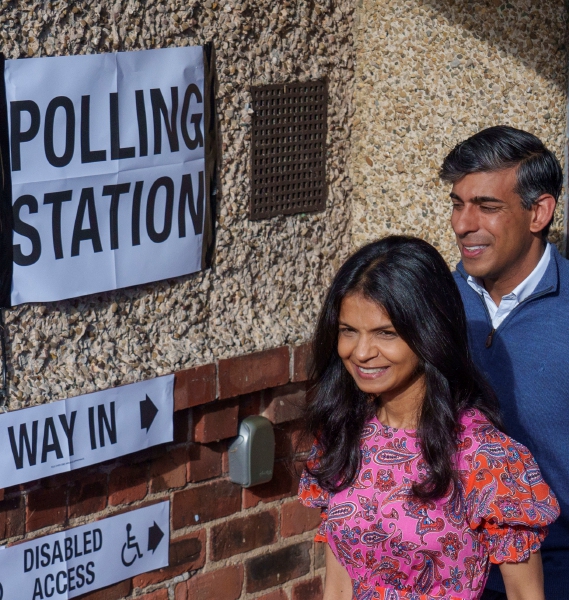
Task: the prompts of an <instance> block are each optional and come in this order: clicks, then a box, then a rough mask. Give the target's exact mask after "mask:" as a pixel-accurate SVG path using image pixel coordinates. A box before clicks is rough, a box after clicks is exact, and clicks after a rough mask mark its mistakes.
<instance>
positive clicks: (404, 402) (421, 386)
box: [376, 374, 425, 429]
mask: <svg viewBox="0 0 569 600" xmlns="http://www.w3.org/2000/svg"><path fill="white" fill-rule="evenodd" d="M424 398H425V376H424V375H423V374H421V375H419V376H418V377H417V378H416V379H415V380H414V381H413V382H412V383H411V384H410V385H409V386H407V387H406V388H405V389H404V390H401V391H392V392H388V393H387V394H382V395H381V397H380V398H379V407H378V409H377V412H376V414H377V418H378V419H379V421H380V423H382V424H383V425H387V426H389V427H393V428H395V429H417V426H418V424H419V415H420V412H421V406H422V405H423V400H424Z"/></svg>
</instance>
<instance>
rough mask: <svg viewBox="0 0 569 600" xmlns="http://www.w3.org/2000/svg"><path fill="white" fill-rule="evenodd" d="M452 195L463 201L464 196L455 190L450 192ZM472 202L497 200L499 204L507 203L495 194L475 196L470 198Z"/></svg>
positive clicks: (481, 202)
mask: <svg viewBox="0 0 569 600" xmlns="http://www.w3.org/2000/svg"><path fill="white" fill-rule="evenodd" d="M450 197H451V198H452V199H453V200H458V201H459V202H463V200H462V198H461V197H460V196H459V195H458V194H455V193H454V192H451V193H450ZM470 202H472V203H473V204H484V202H495V203H497V204H506V203H505V202H504V201H503V200H500V198H495V197H494V196H474V197H473V198H470Z"/></svg>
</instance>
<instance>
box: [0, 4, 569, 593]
mask: <svg viewBox="0 0 569 600" xmlns="http://www.w3.org/2000/svg"><path fill="white" fill-rule="evenodd" d="M565 23H566V12H565V9H564V5H563V2H562V0H555V1H551V0H542V1H541V2H539V3H536V2H531V0H509V1H508V2H505V1H504V2H503V1H502V0H476V1H475V2H468V3H467V2H460V1H458V0H457V1H454V0H324V1H313V0H311V1H308V0H306V1H303V0H282V1H281V2H270V1H263V0H250V1H247V0H246V1H242V2H240V1H238V0H234V1H219V2H217V1H213V0H205V1H199V2H191V1H190V2H182V1H175V0H174V1H171V2H166V1H156V0H154V1H152V0H148V1H147V2H136V1H133V0H131V1H122V2H121V1H118V2H115V3H113V2H104V1H88V0H85V1H83V2H62V1H60V2H51V3H45V2H43V1H42V2H31V1H29V2H17V3H16V2H6V1H4V2H2V3H1V10H0V37H1V38H2V41H1V49H2V51H3V52H4V53H5V54H6V55H7V56H8V57H10V58H18V57H26V56H46V55H47V56H50V55H62V54H80V53H92V52H108V51H115V50H129V49H139V48H159V47H166V46H179V45H186V44H200V43H203V42H205V41H210V40H211V41H213V42H214V44H215V47H216V52H217V76H218V81H219V86H218V89H217V92H216V98H217V110H218V118H219V132H220V138H221V144H222V146H221V150H222V156H221V158H222V164H221V171H220V174H219V194H218V213H217V219H216V228H217V241H216V254H215V259H214V264H213V268H212V269H210V270H208V271H205V272H203V273H198V274H196V275H193V276H190V277H183V278H179V279H176V280H172V281H165V282H159V283H156V284H152V285H147V286H142V287H139V288H132V289H127V290H122V291H118V292H113V293H107V294H99V295H95V296H89V297H84V298H80V299H77V300H72V301H67V302H59V303H51V304H46V305H28V306H22V307H20V308H18V309H15V310H8V311H6V312H5V318H6V322H7V332H8V343H9V347H8V351H9V355H8V363H9V364H8V366H9V371H8V378H9V392H10V393H9V403H8V406H7V408H8V409H9V410H14V409H18V408H23V407H25V406H29V405H34V404H40V403H44V402H49V401H53V400H57V399H60V398H65V397H70V396H74V395H78V394H82V393H87V392H89V391H94V390H97V389H105V388H108V387H113V386H117V385H120V384H124V383H129V382H134V381H139V380H142V379H148V378H152V377H155V376H158V375H162V374H166V373H172V372H173V373H176V382H175V413H174V422H175V441H174V443H172V444H168V445H165V446H160V447H156V448H153V449H150V450H148V451H145V452H141V453H138V454H135V455H132V456H129V457H127V458H125V459H121V460H117V461H112V462H109V463H105V464H104V465H100V466H97V467H92V468H87V469H84V470H80V471H75V472H74V473H73V475H71V476H57V477H53V478H49V479H45V480H41V481H38V482H33V483H31V484H28V485H23V486H18V487H17V488H11V489H7V490H4V492H3V500H2V501H1V502H0V538H1V541H2V543H14V542H17V541H20V540H22V539H29V538H32V537H35V536H38V535H44V534H46V533H50V532H52V531H56V530H61V529H65V528H67V527H70V526H73V525H78V524H82V523H85V522H90V521H93V520H95V519H99V518H101V517H104V516H108V515H111V514H115V513H118V512H122V511H124V510H131V509H133V508H137V507H140V506H144V505H145V504H147V503H150V502H155V501H159V500H162V499H165V498H169V499H170V501H171V531H170V534H171V546H170V566H169V567H168V568H166V569H163V570H160V571H154V572H151V573H147V574H144V575H140V576H138V577H135V578H134V579H132V580H128V581H124V582H122V583H119V584H117V585H115V586H112V587H110V588H106V589H104V590H100V591H97V592H94V593H91V594H88V595H86V596H84V597H85V598H89V599H90V600H95V599H96V600H118V599H123V598H125V599H131V598H144V600H174V599H175V600H237V599H242V600H249V599H253V598H255V599H257V598H262V599H264V600H318V599H319V598H321V596H322V588H323V583H324V579H323V577H324V558H323V548H322V546H321V545H314V544H313V542H312V537H313V529H314V527H315V526H316V524H317V522H318V519H319V517H318V514H315V512H314V511H310V510H307V509H303V508H302V507H301V506H300V505H299V504H298V502H297V501H296V500H295V498H294V496H295V493H296V486H297V475H296V472H297V471H296V468H295V467H297V466H298V459H299V458H301V456H300V457H299V456H297V455H295V454H294V448H295V447H296V444H297V442H298V439H299V438H298V433H299V431H300V422H299V406H301V405H302V403H303V401H304V398H305V394H306V388H307V385H308V383H307V376H308V375H307V368H308V362H309V347H308V345H307V341H308V339H309V337H310V333H311V330H312V328H313V325H314V321H315V317H316V315H317V312H318V309H319V306H320V302H321V299H322V294H323V292H324V290H325V288H326V286H327V284H328V282H329V281H330V278H331V277H332V275H333V273H334V272H335V270H336V269H337V267H338V265H339V264H340V263H341V262H342V260H343V259H344V258H345V257H346V256H347V254H348V253H349V252H350V250H351V249H352V248H354V247H357V246H359V245H361V244H362V243H364V242H365V241H368V240H370V239H373V238H375V237H378V236H381V235H385V234H388V233H393V232H404V233H412V234H418V235H422V236H424V237H426V238H427V239H428V240H429V241H431V242H433V243H434V244H435V245H437V246H438V247H439V249H441V251H442V252H443V254H444V255H445V257H446V258H447V259H448V260H449V261H454V260H455V259H456V255H455V252H454V247H453V243H452V236H451V232H450V228H449V226H448V216H449V210H448V201H447V193H448V190H446V189H445V188H444V187H443V186H441V185H439V182H438V179H437V169H438V166H439V163H440V160H441V159H442V157H443V156H444V154H445V153H446V152H447V151H448V150H449V149H450V148H451V147H452V146H453V145H454V144H455V143H456V142H457V141H458V140H460V139H461V138H463V137H465V136H467V135H469V134H470V133H473V132H474V131H476V130H478V129H479V128H481V127H484V126H487V125H490V124H495V123H499V122H506V123H510V124H513V125H516V126H519V127H524V128H527V129H530V130H531V131H534V132H536V133H537V134H538V135H540V136H541V137H542V138H544V139H545V141H546V142H547V143H548V144H549V145H550V146H551V147H552V148H553V149H554V150H555V151H556V152H557V154H558V156H559V157H560V158H563V154H564V153H563V149H564V143H565V136H564V133H565V122H566V115H565V105H566V63H567V51H566V47H565V35H566V25H565ZM356 58H357V60H356ZM324 76H325V77H327V78H328V82H329V105H328V128H329V133H328V140H327V141H328V154H327V177H328V202H327V209H326V211H325V212H323V213H317V214H306V215H297V216H291V217H278V218H274V219H271V220H267V221H258V222H250V221H249V220H248V218H247V210H248V208H247V207H248V201H249V189H250V184H249V176H248V169H249V149H250V146H249V143H250V131H249V127H250V126H249V123H250V93H249V86H250V85H252V84H253V85H254V84H265V83H278V82H283V81H298V80H305V79H315V78H320V77H324ZM354 110H355V115H354ZM561 208H562V207H560V209H558V212H557V218H556V224H555V227H554V231H553V235H552V237H553V239H554V240H555V241H556V242H558V243H560V244H561V243H562V241H563V240H562V235H561V233H562V220H563V211H562V210H561ZM250 414H263V415H265V416H267V417H268V418H269V419H271V421H272V422H273V423H274V426H275V433H276V438H277V462H276V465H275V477H274V479H273V481H271V482H270V483H268V484H264V485H261V486H256V487H253V488H250V489H248V490H244V489H241V488H240V487H239V486H236V485H234V484H232V483H230V482H229V480H228V478H227V469H228V465H227V445H228V440H230V438H231V437H232V436H234V435H235V434H236V431H237V424H238V421H239V419H240V418H243V417H244V416H246V415H250ZM299 450H300V451H303V450H306V448H302V447H300V448H299ZM1 495H2V492H0V497H1Z"/></svg>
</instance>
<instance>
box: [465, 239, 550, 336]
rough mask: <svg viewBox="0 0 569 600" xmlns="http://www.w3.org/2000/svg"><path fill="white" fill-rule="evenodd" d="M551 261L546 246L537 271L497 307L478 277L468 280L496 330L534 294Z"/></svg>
mask: <svg viewBox="0 0 569 600" xmlns="http://www.w3.org/2000/svg"><path fill="white" fill-rule="evenodd" d="M550 259H551V244H549V243H548V244H546V246H545V251H544V253H543V256H542V257H541V259H540V261H539V262H538V263H537V265H536V267H535V269H534V270H533V271H532V272H531V273H530V274H529V275H528V276H527V277H526V278H525V279H524V280H523V281H522V282H521V283H520V284H519V285H517V286H516V287H515V288H514V289H513V290H512V291H511V292H510V293H509V294H506V295H505V296H503V297H502V300H501V301H500V305H499V306H498V305H496V303H495V302H494V300H492V297H491V296H490V294H489V293H488V292H487V291H486V288H485V287H484V284H483V282H482V280H481V279H479V278H478V277H472V275H469V276H468V278H467V281H468V285H470V287H471V288H472V289H474V290H475V291H476V292H478V293H479V294H480V295H481V296H482V297H483V298H484V301H485V303H486V306H487V308H488V311H489V312H490V318H491V320H492V325H493V327H494V328H496V327H498V325H499V324H500V323H501V322H502V321H503V320H504V319H505V318H506V317H507V316H508V315H509V314H510V312H511V311H512V310H513V309H514V308H515V307H516V306H517V305H518V304H519V303H520V302H523V301H524V300H525V299H526V298H529V296H531V294H533V292H534V290H535V288H536V287H537V285H538V284H539V282H540V281H541V279H542V277H543V276H544V275H545V271H546V270H547V266H548V265H549V261H550Z"/></svg>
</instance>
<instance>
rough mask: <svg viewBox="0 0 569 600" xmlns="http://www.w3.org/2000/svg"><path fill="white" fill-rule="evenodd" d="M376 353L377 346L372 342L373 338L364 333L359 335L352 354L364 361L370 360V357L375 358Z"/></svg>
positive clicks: (377, 352)
mask: <svg viewBox="0 0 569 600" xmlns="http://www.w3.org/2000/svg"><path fill="white" fill-rule="evenodd" d="M378 354H379V348H378V347H377V345H376V344H374V343H373V340H371V339H370V338H369V337H368V336H366V335H362V336H360V339H359V340H358V344H357V346H356V348H355V351H354V356H355V357H356V358H357V360H359V361H361V362H365V361H368V360H371V359H372V358H376V357H377V356H378Z"/></svg>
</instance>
